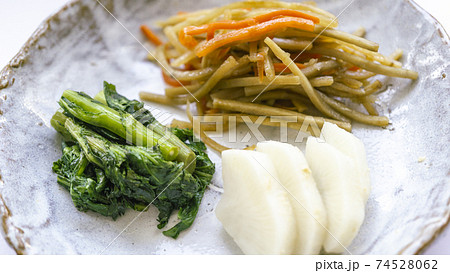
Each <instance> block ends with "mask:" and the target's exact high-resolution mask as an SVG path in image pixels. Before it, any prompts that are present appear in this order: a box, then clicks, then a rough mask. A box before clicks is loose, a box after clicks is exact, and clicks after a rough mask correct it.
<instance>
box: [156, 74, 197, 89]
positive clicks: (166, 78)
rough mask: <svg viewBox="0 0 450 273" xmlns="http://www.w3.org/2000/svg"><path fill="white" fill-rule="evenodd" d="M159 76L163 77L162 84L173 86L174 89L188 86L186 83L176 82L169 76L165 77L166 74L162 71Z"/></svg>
mask: <svg viewBox="0 0 450 273" xmlns="http://www.w3.org/2000/svg"><path fill="white" fill-rule="evenodd" d="M161 74H162V76H163V79H164V82H165V83H167V84H168V85H171V86H174V87H178V86H183V85H189V84H190V83H189V82H186V81H177V80H175V79H174V78H172V77H171V76H169V75H167V74H166V73H164V71H163V70H161Z"/></svg>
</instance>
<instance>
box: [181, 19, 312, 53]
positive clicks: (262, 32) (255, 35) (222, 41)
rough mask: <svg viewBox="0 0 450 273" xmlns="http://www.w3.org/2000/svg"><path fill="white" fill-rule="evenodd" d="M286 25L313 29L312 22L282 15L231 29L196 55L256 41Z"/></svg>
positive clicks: (204, 46) (200, 49) (212, 40)
mask: <svg viewBox="0 0 450 273" xmlns="http://www.w3.org/2000/svg"><path fill="white" fill-rule="evenodd" d="M288 27H290V28H296V29H301V30H306V31H311V32H312V31H314V22H313V21H311V20H309V19H304V18H295V17H282V18H276V19H273V20H270V21H267V22H263V23H260V24H257V25H253V26H249V27H246V28H242V29H238V30H233V31H230V32H228V33H225V34H222V35H219V36H216V37H214V38H213V39H211V40H209V41H206V42H205V43H204V44H203V45H202V46H201V47H200V48H198V49H197V50H196V55H197V57H203V56H206V55H207V54H208V53H210V52H211V51H213V50H215V49H217V48H219V47H222V46H224V45H227V44H231V43H234V42H238V41H244V40H245V41H256V40H259V39H261V38H262V37H264V36H267V35H268V33H271V32H274V31H278V30H280V29H285V28H288ZM180 33H181V32H180Z"/></svg>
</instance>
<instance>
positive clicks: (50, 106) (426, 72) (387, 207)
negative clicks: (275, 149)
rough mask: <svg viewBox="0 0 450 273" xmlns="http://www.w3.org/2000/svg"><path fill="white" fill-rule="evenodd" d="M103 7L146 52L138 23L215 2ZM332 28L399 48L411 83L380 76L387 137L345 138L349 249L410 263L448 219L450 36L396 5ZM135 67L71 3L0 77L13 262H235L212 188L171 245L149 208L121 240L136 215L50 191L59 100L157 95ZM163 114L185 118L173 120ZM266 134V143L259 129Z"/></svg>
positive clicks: (119, 36) (372, 131) (87, 1)
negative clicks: (218, 258)
mask: <svg viewBox="0 0 450 273" xmlns="http://www.w3.org/2000/svg"><path fill="white" fill-rule="evenodd" d="M347 2H348V1H346V0H342V1H340V0H339V1H338V0H335V1H327V3H325V1H318V5H319V7H322V8H324V9H326V10H329V11H331V12H333V13H335V14H339V13H340V11H341V10H342V9H343V8H344V7H345V5H346V4H347ZM102 3H103V4H104V5H105V7H106V8H107V9H108V10H109V11H111V12H112V13H113V14H114V15H115V16H116V17H117V19H118V20H119V21H120V22H122V24H123V25H124V26H125V27H126V28H127V29H129V30H130V31H131V33H133V35H134V36H135V37H137V39H139V40H140V41H141V42H143V43H144V44H145V45H146V46H150V45H149V44H147V43H146V42H145V39H144V38H143V37H142V36H141V35H140V33H139V25H140V24H141V23H146V24H149V25H151V24H153V23H154V22H155V21H157V20H160V19H163V18H165V17H166V16H168V15H171V14H170V13H172V12H176V11H178V10H184V11H190V10H194V9H199V8H206V7H213V6H217V5H219V4H223V1H219V0H197V1H195V5H192V1H180V0H178V1H177V0H164V1H162V0H156V1H107V0H103V1H102ZM168 7H170V8H168ZM339 21H340V29H344V30H347V31H352V30H354V29H356V28H357V27H359V26H364V27H365V28H366V29H367V33H368V34H367V38H368V39H371V40H374V41H377V42H379V43H380V45H381V46H380V51H381V52H382V53H385V54H388V53H390V52H392V51H393V50H394V49H396V48H402V49H404V52H405V54H404V57H403V59H402V62H403V63H404V64H405V66H406V67H407V68H409V69H413V70H416V71H418V72H419V75H420V76H419V79H418V80H417V81H414V82H412V81H410V80H404V79H389V78H384V77H383V78H382V80H383V83H384V86H385V90H384V91H383V92H382V93H381V94H380V95H379V98H380V100H379V101H378V102H377V107H378V109H379V111H380V112H381V113H382V114H384V115H387V116H388V117H389V118H390V120H391V122H392V124H391V125H389V126H388V128H385V129H381V128H374V127H369V126H363V125H359V124H354V131H353V132H354V133H355V134H356V135H357V136H358V137H359V138H361V139H362V140H363V142H364V143H365V145H366V148H367V154H368V162H369V166H370V168H371V178H372V193H371V196H370V198H369V201H368V204H367V209H366V220H365V222H364V224H363V226H362V228H361V230H360V233H359V234H358V236H357V238H356V239H355V241H354V242H353V244H352V245H351V246H350V247H349V250H350V251H351V252H352V253H353V254H396V253H405V254H411V253H417V252H419V251H420V250H421V249H422V248H423V247H424V246H425V245H426V244H427V243H429V242H430V241H431V240H432V239H433V238H434V236H435V235H436V234H437V233H438V232H439V231H440V230H441V229H442V228H443V227H445V225H446V224H447V222H448V220H449V211H450V187H449V182H450V181H449V176H450V164H449V158H450V154H449V151H450V149H449V147H448V145H449V142H450V141H449V140H450V114H449V108H450V46H449V38H448V36H447V34H446V33H445V32H444V30H443V28H442V27H441V26H440V25H439V24H438V23H437V22H436V21H435V20H434V19H433V18H432V17H431V16H430V15H428V14H427V13H425V12H424V11H423V10H421V9H420V8H418V7H417V6H416V5H415V4H414V3H413V2H410V1H406V0H398V1H390V0H380V1H370V0H357V1H354V3H353V4H351V5H350V7H349V8H348V9H347V10H346V11H345V12H344V13H343V14H342V15H341V16H340V18H339ZM145 57H146V51H145V50H144V49H143V48H142V46H141V45H140V44H139V43H138V42H137V41H136V40H135V39H134V38H133V37H132V36H131V35H130V34H129V33H128V32H127V31H126V30H125V29H124V28H123V27H122V26H121V25H120V24H119V23H117V22H116V20H115V19H114V18H113V17H112V16H111V15H110V14H109V13H108V12H107V11H105V9H104V8H103V7H102V6H101V5H99V4H98V3H97V2H96V1H93V0H79V1H73V2H71V3H69V4H68V5H67V6H65V7H64V8H62V9H61V10H60V11H59V12H57V13H56V14H54V15H53V16H51V17H50V18H49V19H48V20H46V21H45V22H44V23H43V24H42V25H41V26H40V27H39V29H38V30H37V31H36V32H35V33H34V34H33V36H32V37H31V38H30V40H29V41H28V42H27V43H26V44H25V46H24V47H23V48H22V50H21V51H20V52H19V53H18V54H17V56H16V57H15V58H14V59H13V60H11V62H10V63H9V65H8V66H7V67H5V68H4V69H3V70H2V72H1V73H0V79H1V82H0V174H1V178H0V215H1V223H2V225H1V226H2V228H1V230H2V232H3V235H4V236H5V238H6V239H7V241H8V242H9V243H10V245H11V246H12V247H13V248H14V249H15V250H16V252H17V253H24V254H72V253H76V254H96V253H101V252H102V251H104V253H105V254H239V253H241V252H240V250H239V248H238V247H237V246H236V245H235V244H234V242H233V240H232V239H231V238H230V237H229V236H228V235H227V234H226V233H225V231H224V230H223V228H222V227H221V224H220V222H219V221H218V220H217V219H216V218H215V216H214V211H213V210H214V207H215V205H216V203H217V201H218V199H219V198H220V193H219V192H217V191H214V190H212V189H210V190H208V191H207V193H206V196H205V198H204V200H203V202H202V205H201V208H200V212H199V215H198V217H197V219H196V221H195V223H194V225H193V226H192V228H191V229H190V230H188V231H186V232H184V233H183V234H182V235H181V236H180V237H179V238H178V239H177V240H173V239H171V238H167V237H165V236H163V235H162V234H161V231H159V230H158V229H157V228H156V220H155V219H156V214H157V212H156V210H155V209H150V211H148V212H145V213H143V214H142V215H140V216H139V217H138V218H137V219H136V220H135V221H134V222H133V223H132V224H131V225H129V226H128V228H127V229H126V230H125V231H124V232H123V233H121V232H122V230H124V228H125V227H127V225H128V224H129V223H130V222H131V221H132V220H133V219H134V218H135V217H136V216H138V213H137V212H134V211H131V210H130V211H127V213H126V214H125V215H124V216H123V217H121V218H119V219H118V220H117V221H113V220H111V219H109V218H105V217H103V216H100V215H97V214H94V213H81V212H78V211H77V210H76V209H75V207H74V206H73V204H72V201H71V199H70V196H69V194H68V192H66V191H65V190H64V189H63V188H61V187H60V186H59V185H58V184H57V183H56V176H55V175H54V174H53V173H52V171H51V166H52V162H53V161H55V160H56V159H58V158H59V157H60V155H61V152H60V141H61V139H60V137H59V136H58V134H57V133H56V132H55V131H54V130H53V129H52V128H51V126H50V124H49V121H50V118H51V116H52V114H53V113H54V112H55V110H56V109H57V107H58V106H57V103H56V102H57V100H58V98H59V97H60V96H61V93H62V91H63V90H65V89H74V90H80V91H81V90H82V91H85V92H87V93H89V94H91V95H94V94H95V93H96V92H97V91H99V90H100V89H101V86H102V81H103V80H107V81H110V82H113V83H115V84H116V85H117V88H118V90H119V91H120V92H121V93H123V94H125V95H126V96H128V97H130V98H136V97H137V94H138V92H139V91H141V90H151V91H154V92H162V90H163V82H162V80H161V77H160V72H159V68H157V67H156V66H155V65H154V64H152V63H150V62H148V61H146V58H145ZM162 109H164V110H166V111H169V112H170V113H172V114H173V115H174V116H180V117H183V116H184V115H183V113H182V111H181V110H177V109H174V108H167V107H166V108H162ZM264 132H265V136H266V138H272V137H271V136H272V134H271V132H270V130H269V129H268V128H265V129H264ZM274 138H276V137H274ZM210 154H211V157H212V159H213V160H214V161H215V162H216V164H217V173H216V176H215V177H214V179H213V183H214V184H215V185H217V186H219V187H220V186H221V184H222V181H221V178H220V173H221V167H220V157H219V156H218V155H217V154H215V153H214V152H210ZM419 158H422V159H424V161H423V162H419V160H418V159H419ZM119 234H120V236H118V235H119ZM117 236H118V237H117ZM116 237H117V239H116V240H114V239H115V238H116ZM113 240H114V241H113ZM112 241H113V242H112ZM111 242H112V243H111Z"/></svg>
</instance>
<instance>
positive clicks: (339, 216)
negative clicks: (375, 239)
mask: <svg viewBox="0 0 450 273" xmlns="http://www.w3.org/2000/svg"><path fill="white" fill-rule="evenodd" d="M306 159H307V161H308V164H309V166H310V168H311V170H312V173H313V176H314V179H315V181H316V182H317V186H318V188H319V192H320V194H321V195H322V199H323V202H324V204H325V207H326V209H327V216H328V226H327V227H328V231H329V233H328V234H327V236H326V238H325V242H324V249H325V251H326V252H328V253H342V252H344V251H345V248H346V247H348V246H349V245H350V243H351V242H352V240H353V239H354V238H355V237H356V235H357V233H358V231H359V228H360V226H361V224H362V222H363V220H364V196H363V194H362V191H361V188H360V185H359V179H358V176H357V173H356V172H355V164H354V161H353V159H351V158H350V157H348V156H347V155H345V154H343V153H342V152H340V151H339V150H338V149H336V148H335V147H333V146H331V145H330V144H328V143H325V142H324V141H323V140H322V139H318V138H314V137H309V138H308V141H307V143H306Z"/></svg>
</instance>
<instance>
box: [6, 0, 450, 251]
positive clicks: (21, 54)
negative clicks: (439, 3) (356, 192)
mask: <svg viewBox="0 0 450 273" xmlns="http://www.w3.org/2000/svg"><path fill="white" fill-rule="evenodd" d="M82 1H83V0H71V1H69V2H67V3H66V4H64V5H63V6H62V7H61V8H60V9H59V10H57V11H55V12H53V13H52V14H50V15H49V16H48V17H47V18H46V19H44V21H42V22H41V23H40V24H39V26H38V27H37V28H36V30H35V31H34V32H33V33H32V34H31V36H30V37H29V38H28V40H27V41H26V42H25V43H24V44H23V45H22V47H21V48H20V50H19V51H18V53H17V54H16V55H15V56H14V57H13V58H12V59H11V60H10V61H9V62H8V63H7V64H6V66H5V67H3V69H2V70H0V93H1V91H2V90H3V89H6V88H8V87H10V86H12V85H13V84H14V80H15V78H14V71H13V69H14V68H20V67H21V66H22V65H23V63H24V61H25V60H26V59H27V57H28V54H29V50H30V49H31V48H32V47H33V46H34V45H35V44H36V43H37V42H38V41H39V39H40V38H41V37H43V36H44V35H45V34H46V33H47V32H48V31H49V30H50V23H51V22H52V21H54V20H56V19H57V17H58V16H59V15H61V14H62V13H63V12H65V11H66V10H68V9H69V8H71V7H73V6H75V5H77V4H80V3H81V2H82ZM401 1H403V2H406V3H408V4H409V5H410V6H411V8H413V9H415V10H416V11H418V12H419V13H420V14H422V15H423V16H424V18H425V19H426V20H428V21H429V22H430V23H432V24H433V25H434V26H435V27H436V30H437V31H438V34H439V38H440V39H441V40H442V42H443V43H444V44H445V45H446V46H447V47H448V48H449V49H450V36H449V34H448V33H447V31H446V30H445V28H444V27H443V26H442V24H441V23H440V22H439V20H437V19H436V18H435V17H434V16H433V15H431V14H430V13H429V12H428V11H426V10H425V9H423V8H422V7H421V6H419V5H418V4H417V3H416V2H415V1H414V0H401ZM427 17H428V18H427ZM1 115H3V112H2V110H1V108H0V116H1ZM4 184H5V182H4V180H3V178H2V176H1V169H0V185H4ZM12 215H13V213H12V212H11V210H10V209H9V208H8V205H7V204H6V202H5V200H4V198H3V196H2V193H1V192H0V216H1V226H2V228H1V229H0V233H1V234H2V236H3V238H4V239H5V240H6V242H7V243H8V245H9V246H10V247H11V248H12V249H13V250H14V251H15V252H16V254H18V255H23V254H27V248H28V247H29V246H31V244H30V242H29V240H28V238H27V237H26V234H25V232H24V231H23V229H22V228H20V227H19V226H16V225H14V223H13V222H12V220H11V218H12ZM444 220H445V219H444ZM449 223H450V214H448V215H447V219H446V220H445V223H444V224H442V226H441V227H440V228H439V229H437V230H436V231H435V232H434V234H433V235H432V236H431V237H430V239H429V240H428V241H425V242H423V243H422V245H421V246H420V247H419V248H418V250H417V251H416V252H415V253H414V254H420V253H421V252H423V251H424V250H425V249H426V248H427V247H429V246H430V244H431V243H432V242H433V241H434V240H435V239H436V238H437V237H438V236H439V235H440V234H441V233H442V232H443V230H445V229H446V227H447V226H448V225H449ZM12 236H14V237H12ZM397 254H402V252H401V251H400V252H399V253H397Z"/></svg>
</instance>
